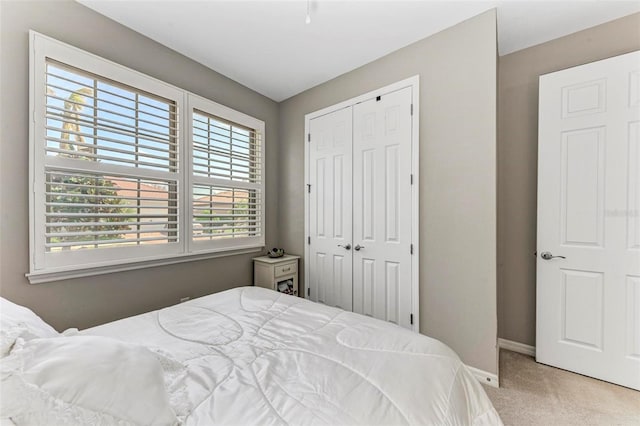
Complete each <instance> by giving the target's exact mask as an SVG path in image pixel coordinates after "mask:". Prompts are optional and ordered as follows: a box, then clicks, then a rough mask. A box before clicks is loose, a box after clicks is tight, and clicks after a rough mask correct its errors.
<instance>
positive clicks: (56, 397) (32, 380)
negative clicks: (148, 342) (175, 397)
mask: <svg viewBox="0 0 640 426" xmlns="http://www.w3.org/2000/svg"><path fill="white" fill-rule="evenodd" d="M159 356H160V355H158V354H155V353H153V352H151V351H150V350H149V349H147V348H145V347H143V346H138V345H132V344H128V343H124V342H121V341H119V340H115V339H109V338H106V337H98V336H73V337H58V338H53V339H33V340H29V341H24V340H22V339H19V340H18V342H17V343H16V346H15V348H14V349H13V350H12V351H11V354H10V355H9V356H7V357H5V358H4V359H3V360H2V364H3V365H2V369H1V374H2V393H3V396H2V399H1V400H0V404H1V405H0V411H1V412H2V417H9V418H11V420H13V422H14V423H16V425H18V426H19V425H21V424H29V425H51V424H64V425H85V424H92V425H94V424H95V425H101V424H104V425H107V424H135V425H151V424H153V425H176V424H179V421H178V419H177V417H176V415H175V414H174V412H173V410H172V409H171V406H170V403H169V395H168V393H167V390H166V388H165V379H164V371H163V367H162V364H161V362H160V361H159V360H158V357H159ZM163 363H166V360H165V361H163Z"/></svg>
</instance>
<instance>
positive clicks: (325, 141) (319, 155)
mask: <svg viewBox="0 0 640 426" xmlns="http://www.w3.org/2000/svg"><path fill="white" fill-rule="evenodd" d="M309 125H310V134H311V135H312V136H311V140H310V142H309V150H310V151H309V152H310V155H309V168H310V170H309V177H310V179H309V184H310V185H311V188H310V193H309V231H310V235H309V236H310V238H311V245H310V262H309V268H310V270H309V281H310V282H309V283H308V284H309V288H310V294H309V297H310V298H311V300H313V301H316V302H320V303H324V304H326V305H330V306H336V307H339V308H342V309H345V310H348V311H350V310H352V295H353V291H352V264H353V260H352V250H351V238H352V222H353V220H352V187H353V183H352V134H353V130H352V112H351V107H349V108H345V109H341V110H338V111H335V112H333V113H330V114H327V115H323V116H321V117H318V118H314V119H312V120H310V123H309Z"/></svg>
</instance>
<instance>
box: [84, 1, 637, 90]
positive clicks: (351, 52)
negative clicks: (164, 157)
mask: <svg viewBox="0 0 640 426" xmlns="http://www.w3.org/2000/svg"><path fill="white" fill-rule="evenodd" d="M77 1H79V2H80V3H82V4H84V5H85V6H87V7H90V8H92V9H94V10H96V11H97V12H99V13H101V14H103V15H105V16H108V17H109V18H111V19H113V20H115V21H117V22H120V23H121V24H123V25H126V26H127V27H129V28H131V29H133V30H135V31H137V32H139V33H141V34H144V35H146V36H147V37H149V38H151V39H153V40H156V41H158V42H159V43H162V44H163V45H165V46H167V47H170V48H172V49H174V50H176V51H178V52H180V53H182V54H184V55H185V56H188V57H189V58H191V59H194V60H196V61H198V62H200V63H201V64H203V65H205V66H207V67H209V68H211V69H213V70H215V71H217V72H219V73H221V74H224V75H226V76H227V77H230V78H231V79H233V80H235V81H237V82H239V83H241V84H243V85H245V86H247V87H249V88H251V89H253V90H255V91H257V92H259V93H262V94H263V95H265V96H267V97H269V98H271V99H273V100H275V101H281V100H284V99H286V98H289V97H290V96H293V95H295V94H297V93H300V92H302V91H304V90H306V89H309V88H311V87H314V86H316V85H318V84H320V83H323V82H325V81H327V80H330V79H332V78H334V77H337V76H338V75H340V74H343V73H345V72H348V71H350V70H352V69H354V68H357V67H359V66H361V65H364V64H366V63H368V62H371V61H373V60H375V59H377V58H380V57H382V56H384V55H386V54H387V53H390V52H392V51H394V50H397V49H399V48H401V47H404V46H406V45H408V44H411V43H413V42H415V41H418V40H420V39H423V38H425V37H428V36H430V35H432V34H435V33H437V32H438V31H441V30H443V29H445V28H448V27H450V26H452V25H455V24H457V23H459V22H461V21H463V20H465V19H468V18H470V17H472V16H475V15H478V14H479V13H482V12H484V11H485V10H488V9H491V8H493V7H496V8H497V11H498V50H499V53H500V55H504V54H507V53H511V52H514V51H516V50H520V49H524V48H526V47H529V46H533V45H536V44H539V43H543V42H545V41H548V40H552V39H554V38H558V37H561V36H563V35H566V34H570V33H573V32H576V31H579V30H581V29H585V28H589V27H592V26H594V25H598V24H600V23H603V22H607V21H610V20H613V19H616V18H619V17H622V16H625V15H629V14H631V13H634V12H638V11H640V1H607V0H600V1H585V0H583V1H579V0H573V1H564V0H557V1H518V0H502V1H484V0H476V1H427V0H422V1H398V0H396V1H390V0H387V1H371V0H370V1H358V0H342V1H329V0H311V2H310V8H311V23H310V24H308V25H307V24H305V16H306V12H307V1H306V0H289V1H271V0H258V1H255V0H254V1H242V0H235V1H233V0H229V1H213V0H208V1H207V0H199V1H185V0H182V1H180V0H173V1H171V0H135V1H131V0H129V1H113V0H77Z"/></svg>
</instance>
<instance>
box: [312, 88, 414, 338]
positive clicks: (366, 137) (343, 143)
mask: <svg viewBox="0 0 640 426" xmlns="http://www.w3.org/2000/svg"><path fill="white" fill-rule="evenodd" d="M411 90H412V89H411V88H410V87H407V88H404V89H401V90H397V91H394V92H391V93H388V94H385V95H382V96H379V97H375V98H372V99H370V100H367V101H364V102H361V103H358V104H356V105H354V106H353V107H348V108H344V109H341V110H338V111H335V112H332V113H329V114H327V115H323V116H321V117H317V118H314V119H312V120H310V123H309V125H310V134H311V140H310V142H309V143H310V147H309V149H310V156H309V161H310V164H309V167H310V173H309V183H310V185H311V188H310V193H309V196H310V202H309V225H310V226H309V231H310V241H309V243H310V250H309V254H310V259H309V260H308V263H309V272H310V273H309V281H310V282H309V288H310V293H309V297H310V298H311V299H312V300H314V301H318V302H321V303H325V304H327V305H331V306H337V307H340V308H342V309H345V310H352V311H354V312H358V313H361V314H365V315H369V316H372V317H375V318H378V319H382V320H386V321H390V322H393V323H396V324H398V325H401V326H403V327H406V328H412V321H413V319H412V315H411V303H412V294H411V290H412V282H411V262H412V255H411V252H412V246H411V244H412V238H411V234H412V230H411V227H412V205H411V202H412V198H411V185H412V181H411V180H412V177H411V159H412V157H411V155H412V154H411V138H412V133H411V130H412V116H411V101H412V93H411Z"/></svg>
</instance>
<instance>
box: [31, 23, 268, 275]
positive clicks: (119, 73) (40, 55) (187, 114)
mask: <svg viewBox="0 0 640 426" xmlns="http://www.w3.org/2000/svg"><path fill="white" fill-rule="evenodd" d="M29 42H30V47H29V49H30V51H29V57H30V61H29V113H30V115H29V188H30V190H29V251H30V257H29V259H30V261H29V264H30V268H29V273H27V274H26V276H27V278H28V279H29V281H30V282H31V283H32V284H35V283H41V282H49V281H56V280H62V279H68V278H76V277H82V276H90V275H97V274H104V273H110V272H117V271H123V270H132V269H140V268H146V267H151V266H160V265H167V264H173V263H179V262H186V261H193V260H200V259H206V258H211V257H218V256H229V255H236V254H242V253H250V252H257V251H260V250H262V249H263V248H264V245H265V229H264V224H265V223H264V219H265V210H266V209H265V197H264V190H265V188H264V186H265V179H264V175H265V164H264V163H265V157H264V150H265V139H266V138H265V124H264V122H263V121H261V120H258V119H256V118H253V117H251V116H249V115H247V114H244V113H241V112H239V111H235V110H233V109H231V108H228V107H225V106H223V105H220V104H218V103H215V102H213V101H210V100H207V99H205V98H203V97H201V96H198V95H195V94H193V93H190V92H188V91H186V90H184V89H180V88H178V87H176V86H173V85H171V84H169V83H165V82H163V81H161V80H158V79H156V78H153V77H150V76H148V75H146V74H143V73H140V72H138V71H135V70H132V69H130V68H127V67H125V66H123V65H120V64H117V63H115V62H112V61H109V60H107V59H104V58H102V57H99V56H97V55H94V54H92V53H89V52H86V51H84V50H81V49H78V48H76V47H73V46H70V45H68V44H66V43H62V42H60V41H58V40H55V39H52V38H50V37H47V36H44V35H42V34H39V33H37V32H35V31H30V32H29ZM47 59H49V60H52V61H56V62H59V63H61V64H63V65H68V66H71V67H75V68H77V69H79V70H81V71H84V72H87V73H91V74H94V75H96V76H100V77H103V78H105V79H108V80H112V81H114V82H116V83H120V84H124V85H127V86H130V87H132V88H135V89H137V90H140V91H144V92H148V93H149V94H152V95H155V96H159V97H162V98H165V99H167V100H170V101H172V102H175V108H176V110H177V120H176V123H177V126H178V130H177V155H178V162H177V166H178V171H177V173H175V174H174V173H172V172H168V171H167V172H164V171H154V170H148V169H145V168H133V167H131V168H129V167H127V166H123V165H116V164H109V165H108V167H106V169H108V170H109V171H110V172H113V173H119V174H121V175H125V176H132V177H133V176H139V177H143V178H144V177H147V178H156V179H157V178H158V177H159V176H164V177H166V178H167V179H168V178H171V179H172V180H175V181H176V187H177V191H178V194H177V195H178V199H177V201H178V202H177V210H178V218H177V222H178V240H177V242H172V243H168V242H167V243H163V244H142V245H136V246H122V247H109V248H99V249H88V250H77V251H76V250H70V251H62V252H57V253H56V252H47V251H46V247H45V243H46V237H45V230H46V218H45V211H46V209H45V201H46V195H45V181H46V168H47V167H51V164H54V167H55V166H56V165H60V166H61V167H63V168H66V169H69V170H73V171H87V172H93V173H96V172H101V169H104V167H103V166H107V165H105V164H103V165H100V166H98V167H90V164H86V166H87V167H81V166H80V167H79V164H78V163H79V161H78V160H76V159H70V158H61V157H57V156H49V157H50V158H46V157H47V154H46V151H45V144H46V139H47V131H46V128H45V127H46V123H47V118H46V105H47V100H46V98H47V96H46V90H47V89H46V87H47V81H46V72H47V71H46V70H47ZM192 104H194V105H202V106H203V107H204V108H205V111H211V112H214V111H215V115H217V116H219V117H221V118H223V119H225V120H228V121H232V122H234V123H237V124H239V125H241V126H246V127H251V128H252V129H255V131H256V132H260V133H261V150H262V157H261V160H260V161H261V163H260V166H261V167H260V168H261V171H260V172H261V191H262V203H261V204H260V215H261V220H262V224H261V232H260V236H259V237H257V238H251V239H250V241H249V239H247V240H245V239H244V238H238V239H237V240H244V241H240V243H236V244H230V243H229V242H224V243H221V244H216V243H217V242H218V240H216V241H213V242H211V244H207V246H206V247H202V246H198V245H197V244H194V241H192V220H191V218H192V207H191V206H192V194H191V192H192V191H191V187H192V181H193V179H192V176H193V174H192V156H191V153H192V139H193V138H192V134H193V130H192V128H191V120H192V112H193V108H192V107H191V105H192ZM219 241H222V240H219Z"/></svg>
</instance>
